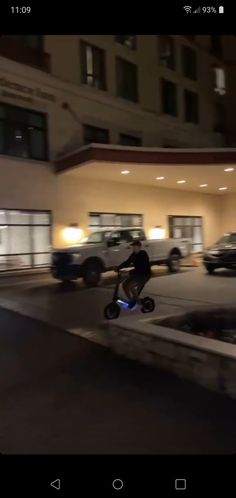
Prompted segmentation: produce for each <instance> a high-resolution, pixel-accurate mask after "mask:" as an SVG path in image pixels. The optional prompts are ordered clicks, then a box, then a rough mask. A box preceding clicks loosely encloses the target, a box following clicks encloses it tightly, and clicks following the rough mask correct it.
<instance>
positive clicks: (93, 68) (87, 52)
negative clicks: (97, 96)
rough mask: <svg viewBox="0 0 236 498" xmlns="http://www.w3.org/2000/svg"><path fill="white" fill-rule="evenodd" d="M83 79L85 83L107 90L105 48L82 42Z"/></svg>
mask: <svg viewBox="0 0 236 498" xmlns="http://www.w3.org/2000/svg"><path fill="white" fill-rule="evenodd" d="M81 80H82V83H84V84H85V85H89V86H93V87H95V88H99V89H100V90H106V67H105V52H104V50H102V49H100V48H97V47H94V46H92V45H89V44H87V43H84V42H81Z"/></svg>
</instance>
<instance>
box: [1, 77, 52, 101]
mask: <svg viewBox="0 0 236 498" xmlns="http://www.w3.org/2000/svg"><path fill="white" fill-rule="evenodd" d="M0 88H3V91H2V92H1V94H2V95H3V96H5V97H9V98H21V99H22V100H25V101H27V102H33V100H34V97H36V98H38V99H42V100H47V101H48V102H56V97H55V95H53V94H52V93H47V92H45V91H43V90H42V89H41V88H38V87H37V88H32V87H29V86H26V85H21V84H20V83H16V82H15V81H11V80H9V79H7V78H4V77H1V78H0ZM9 90H13V92H14V91H16V92H20V93H22V94H23V96H21V95H18V94H16V93H13V92H11V91H9Z"/></svg>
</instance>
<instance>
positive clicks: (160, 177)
mask: <svg viewBox="0 0 236 498" xmlns="http://www.w3.org/2000/svg"><path fill="white" fill-rule="evenodd" d="M156 180H165V177H164V176H157V177H156Z"/></svg>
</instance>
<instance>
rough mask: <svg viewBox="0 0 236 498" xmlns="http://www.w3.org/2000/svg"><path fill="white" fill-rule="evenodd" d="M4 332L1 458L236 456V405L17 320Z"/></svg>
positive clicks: (12, 316)
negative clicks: (48, 455)
mask: <svg viewBox="0 0 236 498" xmlns="http://www.w3.org/2000/svg"><path fill="white" fill-rule="evenodd" d="M0 324H1V327H0V365H1V376H0V400H1V403H0V452H2V453H7V454H8V453H14V454H19V453H20V454H26V453H31V454H43V453H60V454H65V453H73V454H75V453H77V454H107V453H108V454H109V453H113V454H114V453H115V454H122V453H124V454H127V453H131V454H144V453H147V454H155V453H156V454H159V453H164V454H167V453H171V454H176V453H197V454H199V453H203V454H208V453H231V452H235V450H236V424H235V420H236V402H235V401H233V400H230V399H225V398H224V397H222V396H221V395H218V394H215V393H211V392H208V391H205V390H204V389H203V388H201V387H198V386H196V385H192V384H190V383H188V382H185V381H181V380H178V379H176V378H175V377H173V376H172V375H169V374H167V373H162V372H160V371H158V370H152V369H149V368H147V367H144V366H142V365H139V364H136V363H135V362H131V361H127V360H125V359H122V358H119V357H117V356H114V355H113V354H112V353H111V352H110V351H109V350H108V349H105V348H102V347H100V346H98V345H96V344H93V343H91V342H89V341H86V340H84V339H82V338H80V337H76V336H73V335H70V334H67V333H64V332H62V331H61V330H58V329H55V328H53V327H51V326H49V325H46V324H42V323H40V322H37V321H34V320H32V319H30V318H25V317H22V316H20V315H18V314H16V313H12V312H10V311H6V310H3V309H0Z"/></svg>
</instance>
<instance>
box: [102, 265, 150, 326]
mask: <svg viewBox="0 0 236 498" xmlns="http://www.w3.org/2000/svg"><path fill="white" fill-rule="evenodd" d="M125 273H127V272H125ZM121 280H122V272H121V271H119V272H118V274H117V280H116V286H115V290H114V294H113V298H112V301H111V302H110V303H109V304H107V305H106V307H105V309H104V317H105V318H106V319H107V320H114V319H115V318H119V316H120V310H121V308H124V309H130V310H133V309H135V308H136V307H137V305H138V304H139V305H140V309H141V312H142V313H151V312H152V311H153V310H154V309H155V301H154V300H153V299H152V298H151V297H148V296H147V297H144V298H143V299H140V300H139V303H135V304H134V306H132V307H131V306H130V304H131V303H130V301H128V300H127V299H124V298H120V297H119V294H118V292H119V287H120V283H121ZM143 287H144V285H142V287H140V289H139V292H138V295H139V294H140V293H141V292H142V290H143Z"/></svg>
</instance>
